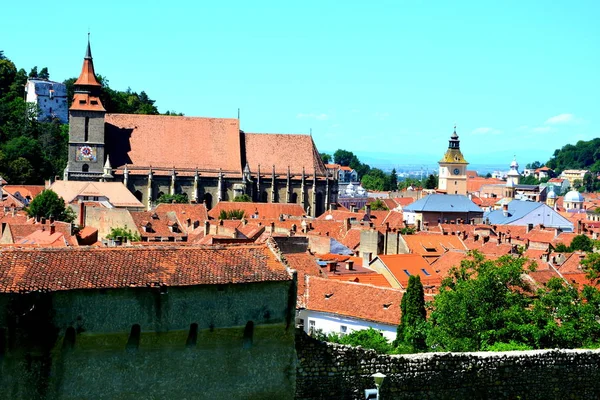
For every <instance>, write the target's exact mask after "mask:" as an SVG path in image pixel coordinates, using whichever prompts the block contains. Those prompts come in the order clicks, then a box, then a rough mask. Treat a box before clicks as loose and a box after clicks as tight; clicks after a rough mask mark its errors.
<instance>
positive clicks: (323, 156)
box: [319, 153, 331, 164]
mask: <svg viewBox="0 0 600 400" xmlns="http://www.w3.org/2000/svg"><path fill="white" fill-rule="evenodd" d="M319 155H320V156H321V160H322V161H323V164H329V163H331V155H330V154H327V153H319Z"/></svg>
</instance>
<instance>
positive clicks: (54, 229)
mask: <svg viewBox="0 0 600 400" xmlns="http://www.w3.org/2000/svg"><path fill="white" fill-rule="evenodd" d="M55 232H56V226H55V225H54V224H53V223H52V224H50V234H51V235H54V233H55Z"/></svg>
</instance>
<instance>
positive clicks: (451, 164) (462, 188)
mask: <svg viewBox="0 0 600 400" xmlns="http://www.w3.org/2000/svg"><path fill="white" fill-rule="evenodd" d="M438 164H440V172H439V184H438V190H439V191H440V192H445V193H448V194H462V195H466V194H467V165H468V164H469V163H468V162H467V161H466V160H465V158H464V157H463V155H462V153H461V151H460V140H458V135H457V134H456V126H454V133H452V136H450V141H449V144H448V150H446V154H444V157H443V158H442V159H441V160H440V161H439V162H438Z"/></svg>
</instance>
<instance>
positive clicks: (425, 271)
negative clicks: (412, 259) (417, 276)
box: [421, 268, 431, 276]
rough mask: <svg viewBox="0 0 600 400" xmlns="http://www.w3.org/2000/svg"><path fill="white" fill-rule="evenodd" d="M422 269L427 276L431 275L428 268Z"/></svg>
mask: <svg viewBox="0 0 600 400" xmlns="http://www.w3.org/2000/svg"><path fill="white" fill-rule="evenodd" d="M421 271H423V273H424V274H425V275H426V276H429V275H431V274H430V273H429V272H427V270H426V269H425V268H421Z"/></svg>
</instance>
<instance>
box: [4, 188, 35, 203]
mask: <svg viewBox="0 0 600 400" xmlns="http://www.w3.org/2000/svg"><path fill="white" fill-rule="evenodd" d="M2 189H4V190H5V191H6V192H8V193H10V194H12V195H16V194H19V195H21V196H22V197H24V198H26V199H28V200H33V199H34V198H35V196H37V195H38V194H40V193H41V192H42V191H43V190H44V189H45V187H44V185H4V186H2Z"/></svg>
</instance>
